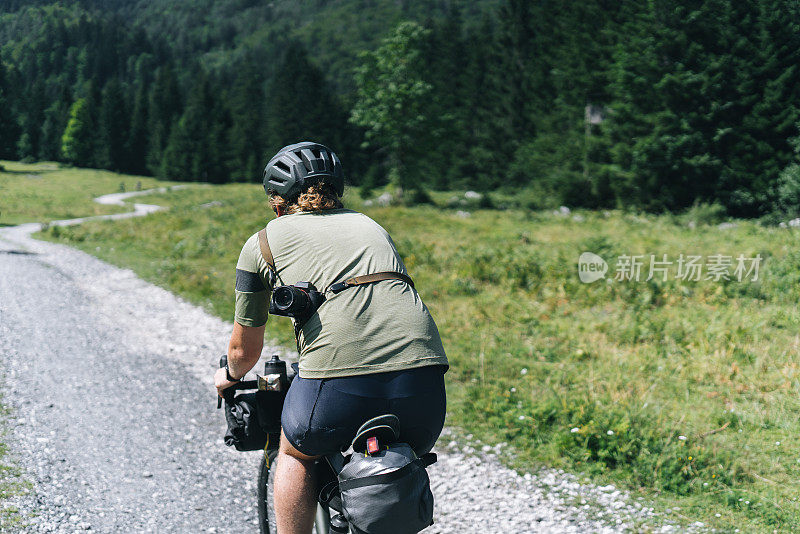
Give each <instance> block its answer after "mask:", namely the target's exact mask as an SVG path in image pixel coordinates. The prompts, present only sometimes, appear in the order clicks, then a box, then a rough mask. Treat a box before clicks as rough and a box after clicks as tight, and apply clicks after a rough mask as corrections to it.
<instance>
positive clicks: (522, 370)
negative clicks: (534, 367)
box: [519, 367, 528, 375]
mask: <svg viewBox="0 0 800 534" xmlns="http://www.w3.org/2000/svg"><path fill="white" fill-rule="evenodd" d="M519 374H521V375H527V374H528V368H527V367H523V368H522V369H521V370H520V372H519Z"/></svg>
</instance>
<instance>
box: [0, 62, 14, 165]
mask: <svg viewBox="0 0 800 534" xmlns="http://www.w3.org/2000/svg"><path fill="white" fill-rule="evenodd" d="M8 88H9V84H8V81H7V76H6V70H5V66H4V65H3V59H2V57H0V158H8V159H14V158H16V156H17V148H16V147H17V135H18V131H19V130H18V125H17V121H16V120H15V118H14V116H13V109H14V105H13V102H11V101H10V99H9V91H8Z"/></svg>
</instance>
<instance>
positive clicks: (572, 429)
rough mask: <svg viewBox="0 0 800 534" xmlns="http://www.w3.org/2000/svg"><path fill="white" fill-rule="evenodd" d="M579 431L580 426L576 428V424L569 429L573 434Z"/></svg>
mask: <svg viewBox="0 0 800 534" xmlns="http://www.w3.org/2000/svg"><path fill="white" fill-rule="evenodd" d="M580 431H581V429H580V428H578V427H577V426H576V427H575V428H571V429H570V432H572V433H573V434H577V433H578V432H580Z"/></svg>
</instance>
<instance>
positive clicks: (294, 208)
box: [269, 182, 342, 215]
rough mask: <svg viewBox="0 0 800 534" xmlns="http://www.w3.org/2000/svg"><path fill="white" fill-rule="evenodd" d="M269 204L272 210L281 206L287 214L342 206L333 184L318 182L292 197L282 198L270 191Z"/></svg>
mask: <svg viewBox="0 0 800 534" xmlns="http://www.w3.org/2000/svg"><path fill="white" fill-rule="evenodd" d="M269 205H270V207H271V208H272V209H273V210H277V209H278V208H279V207H281V208H283V213H285V214H287V215H289V214H292V213H300V212H304V211H323V210H333V209H337V208H341V207H342V201H341V200H339V195H337V194H336V191H335V190H334V188H333V186H331V185H330V184H326V183H325V182H320V183H316V184H312V185H310V186H309V187H308V189H306V190H305V191H302V192H301V193H300V194H299V195H297V196H295V197H293V198H289V199H286V198H283V197H282V196H280V195H278V194H277V193H274V192H271V194H270V196H269Z"/></svg>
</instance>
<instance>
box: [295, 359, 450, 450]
mask: <svg viewBox="0 0 800 534" xmlns="http://www.w3.org/2000/svg"><path fill="white" fill-rule="evenodd" d="M446 370H447V367H446V366H444V365H434V366H428V367H418V368H415V369H407V370H402V371H391V372H388V373H375V374H369V375H357V376H347V377H341V378H321V379H309V378H300V377H299V376H298V377H295V379H294V380H293V381H292V385H291V387H290V388H289V392H288V393H287V394H286V402H285V403H284V405H283V413H282V415H281V426H282V427H283V433H284V435H285V436H286V439H288V440H289V443H291V444H292V445H293V446H294V447H295V448H296V449H297V450H298V451H300V452H302V453H303V454H306V455H308V456H322V455H326V454H331V453H333V452H336V451H340V450H344V449H347V448H348V447H349V446H350V442H351V441H352V440H353V438H354V437H355V435H356V431H357V430H358V428H359V427H360V426H361V425H362V424H363V423H364V422H365V421H367V420H368V419H371V418H373V417H377V416H379V415H383V414H386V413H393V414H395V415H396V416H397V417H398V418H399V419H400V441H403V442H405V443H408V444H409V445H411V447H412V448H413V449H414V451H415V452H416V453H417V454H418V455H421V454H424V453H426V452H429V451H430V450H431V449H432V448H433V444H434V443H436V439H437V438H438V437H439V434H440V433H441V432H442V427H443V425H444V414H445V405H446V396H445V391H444V372H445V371H446Z"/></svg>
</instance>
